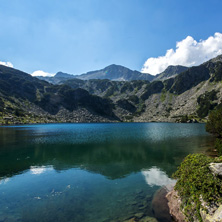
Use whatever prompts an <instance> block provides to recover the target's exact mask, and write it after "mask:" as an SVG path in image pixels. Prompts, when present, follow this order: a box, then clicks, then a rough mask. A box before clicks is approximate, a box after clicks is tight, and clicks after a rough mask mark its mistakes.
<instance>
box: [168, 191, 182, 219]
mask: <svg viewBox="0 0 222 222" xmlns="http://www.w3.org/2000/svg"><path fill="white" fill-rule="evenodd" d="M166 198H167V200H168V201H169V202H168V206H169V208H170V214H171V216H172V217H173V219H174V220H175V221H177V222H185V221H186V220H185V216H184V214H183V213H182V212H181V210H180V204H181V199H180V197H179V196H178V193H177V191H175V190H172V191H171V192H169V193H168V194H167V195H166Z"/></svg>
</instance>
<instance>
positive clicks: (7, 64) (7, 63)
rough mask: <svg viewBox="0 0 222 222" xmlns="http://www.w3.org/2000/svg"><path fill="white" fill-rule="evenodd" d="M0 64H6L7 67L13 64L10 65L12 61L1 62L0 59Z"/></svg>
mask: <svg viewBox="0 0 222 222" xmlns="http://www.w3.org/2000/svg"><path fill="white" fill-rule="evenodd" d="M0 65H3V66H8V67H11V68H13V65H12V63H11V62H1V61H0Z"/></svg>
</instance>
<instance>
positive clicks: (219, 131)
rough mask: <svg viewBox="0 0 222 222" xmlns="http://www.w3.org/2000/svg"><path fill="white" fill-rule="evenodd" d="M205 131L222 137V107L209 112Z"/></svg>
mask: <svg viewBox="0 0 222 222" xmlns="http://www.w3.org/2000/svg"><path fill="white" fill-rule="evenodd" d="M206 131H207V132H209V133H212V134H214V135H216V136H217V137H222V108H219V109H217V110H214V111H212V112H211V113H210V115H209V119H208V121H207V124H206Z"/></svg>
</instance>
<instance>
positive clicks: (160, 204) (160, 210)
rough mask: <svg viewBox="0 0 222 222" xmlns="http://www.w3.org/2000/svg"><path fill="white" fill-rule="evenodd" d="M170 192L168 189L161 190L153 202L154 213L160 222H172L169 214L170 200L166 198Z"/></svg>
mask: <svg viewBox="0 0 222 222" xmlns="http://www.w3.org/2000/svg"><path fill="white" fill-rule="evenodd" d="M167 192H168V190H167V189H166V187H162V188H160V189H159V190H158V191H157V192H156V193H155V195H154V198H153V201H152V211H153V213H154V215H155V217H156V218H157V220H158V221H159V222H171V221H172V218H171V216H170V213H169V207H168V205H167V203H168V200H167V198H166V194H167Z"/></svg>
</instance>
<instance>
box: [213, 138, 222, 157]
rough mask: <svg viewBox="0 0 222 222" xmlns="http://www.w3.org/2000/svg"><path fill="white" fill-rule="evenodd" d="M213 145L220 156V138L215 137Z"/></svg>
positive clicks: (221, 145) (221, 150)
mask: <svg viewBox="0 0 222 222" xmlns="http://www.w3.org/2000/svg"><path fill="white" fill-rule="evenodd" d="M214 147H215V149H216V150H217V152H218V155H219V156H221V155H222V140H221V139H218V138H217V139H216V141H215V145H214Z"/></svg>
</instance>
